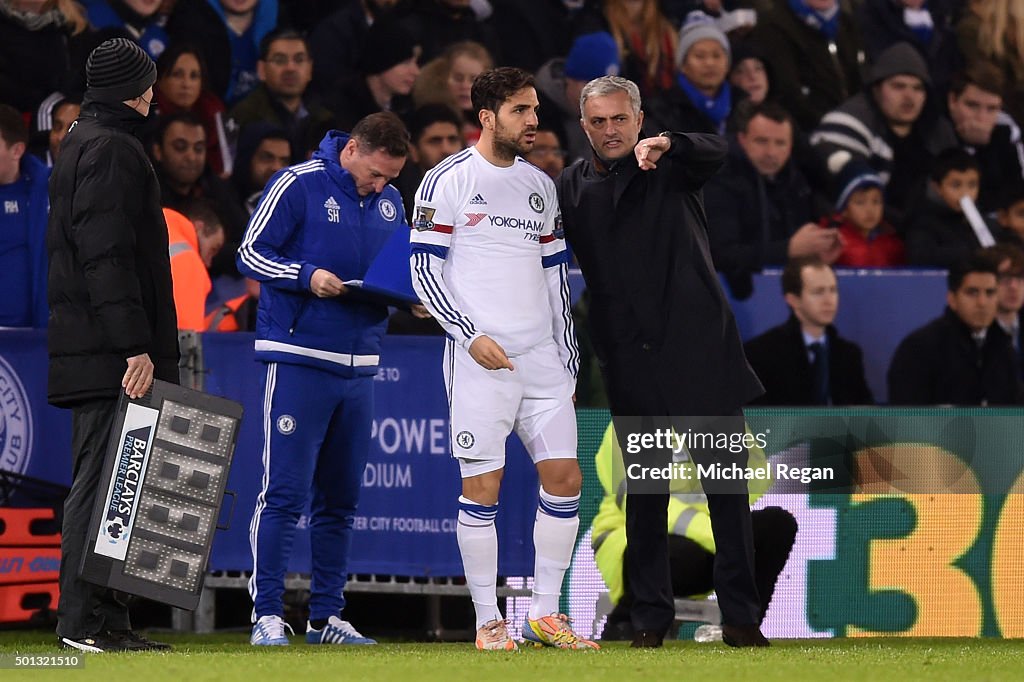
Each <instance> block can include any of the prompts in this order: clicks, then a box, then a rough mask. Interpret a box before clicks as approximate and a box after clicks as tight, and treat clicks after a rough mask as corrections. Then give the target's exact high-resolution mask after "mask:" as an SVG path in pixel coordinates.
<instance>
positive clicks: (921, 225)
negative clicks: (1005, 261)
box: [905, 191, 1003, 268]
mask: <svg viewBox="0 0 1024 682" xmlns="http://www.w3.org/2000/svg"><path fill="white" fill-rule="evenodd" d="M929 194H931V191H929ZM986 223H987V224H988V229H989V231H990V232H991V233H992V236H993V237H995V238H996V240H997V241H1003V230H1002V228H1000V227H999V226H998V225H996V224H995V223H994V222H992V221H991V220H987V221H986ZM905 241H906V245H907V264H908V265H918V266H924V267H932V268H949V267H951V266H953V265H955V264H956V263H958V262H960V261H962V260H964V259H965V258H967V257H968V256H970V255H971V254H972V253H974V252H975V251H977V250H978V249H979V248H981V242H979V241H978V237H977V236H976V235H975V234H974V230H972V229H971V226H970V224H969V223H968V222H967V218H966V217H964V214H963V213H957V212H956V211H954V210H952V209H951V208H949V206H947V205H946V204H945V203H942V202H941V200H939V199H937V198H933V197H929V198H928V199H927V200H925V201H923V202H921V203H920V205H919V206H918V208H917V209H916V210H914V211H912V212H911V213H910V217H909V219H908V223H907V229H906V238H905Z"/></svg>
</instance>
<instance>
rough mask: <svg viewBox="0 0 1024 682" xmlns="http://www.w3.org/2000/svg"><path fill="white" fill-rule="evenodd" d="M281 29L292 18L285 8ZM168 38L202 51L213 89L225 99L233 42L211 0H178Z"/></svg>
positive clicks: (280, 11) (281, 11)
mask: <svg viewBox="0 0 1024 682" xmlns="http://www.w3.org/2000/svg"><path fill="white" fill-rule="evenodd" d="M257 12H258V9H257ZM268 24H269V22H268ZM277 25H278V26H281V27H284V26H288V25H289V17H288V15H287V13H286V12H285V10H284V8H283V7H281V8H279V9H278V13H277ZM269 28H270V26H269V25H268V26H265V27H264V30H268V29H269ZM167 35H168V36H170V38H171V42H172V43H189V44H190V45H195V46H197V47H198V48H199V49H200V50H202V52H203V58H204V60H205V61H206V69H207V74H208V75H209V88H210V90H212V91H213V92H214V93H215V94H216V95H217V96H218V97H220V98H221V99H222V100H223V99H225V95H226V94H227V90H228V86H229V84H230V82H231V68H232V63H231V61H232V56H231V39H230V38H229V37H228V29H227V27H226V26H225V25H224V21H223V20H221V18H220V15H219V14H217V10H215V9H214V8H213V7H211V6H210V3H209V2H207V0H177V2H176V3H175V5H174V11H173V12H171V15H170V16H169V17H168V18H167ZM225 103H226V104H228V102H225Z"/></svg>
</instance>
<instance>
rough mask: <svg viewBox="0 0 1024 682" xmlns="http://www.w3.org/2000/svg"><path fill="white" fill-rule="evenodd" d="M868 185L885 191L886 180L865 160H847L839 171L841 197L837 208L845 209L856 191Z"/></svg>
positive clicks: (839, 209) (838, 209)
mask: <svg viewBox="0 0 1024 682" xmlns="http://www.w3.org/2000/svg"><path fill="white" fill-rule="evenodd" d="M868 187H877V188H878V189H880V190H882V191H885V181H884V180H882V176H880V175H879V174H878V172H877V171H876V170H875V169H874V168H872V167H871V166H869V165H868V164H867V163H865V162H864V161H861V160H859V159H853V160H851V161H847V162H846V165H845V166H843V169H842V170H841V171H839V198H838V199H837V200H836V210H837V211H842V210H844V209H845V208H846V204H847V203H849V201H850V197H851V196H853V193H854V192H856V191H858V190H862V189H867V188H868Z"/></svg>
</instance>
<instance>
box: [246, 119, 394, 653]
mask: <svg viewBox="0 0 1024 682" xmlns="http://www.w3.org/2000/svg"><path fill="white" fill-rule="evenodd" d="M408 140H409V135H408V133H407V132H406V130H405V127H404V126H403V125H402V123H401V121H400V120H399V119H398V118H397V117H396V116H394V115H393V114H389V113H379V114H373V115H371V116H367V117H366V118H364V119H363V120H361V121H360V122H359V123H358V124H356V126H355V127H354V128H353V129H352V133H351V137H350V136H349V135H348V134H346V133H342V132H338V131H331V132H329V133H327V135H326V136H325V137H324V139H323V141H322V142H321V143H320V149H319V150H318V151H317V152H316V153H315V154H314V155H313V158H312V159H311V160H309V161H307V162H306V163H300V164H297V165H294V166H291V167H289V168H285V169H283V170H281V171H279V172H278V173H277V174H276V175H275V176H274V177H273V178H271V180H270V183H269V184H268V185H267V188H266V190H265V191H264V193H263V197H262V199H261V200H260V203H259V206H258V207H257V208H256V211H255V212H254V213H253V215H252V217H251V218H250V220H249V226H248V228H247V230H246V234H245V238H244V239H243V241H242V245H241V247H240V248H239V250H238V257H237V262H238V268H239V270H240V271H241V272H242V274H244V275H246V276H248V277H252V278H253V279H256V280H259V281H260V283H261V284H262V287H261V292H260V302H259V310H258V313H257V317H256V357H257V359H258V360H259V361H261V362H263V363H264V364H265V365H266V383H265V393H264V399H263V435H264V443H263V453H262V457H263V488H262V490H261V491H260V494H259V497H257V499H256V510H255V512H254V513H253V518H252V524H251V526H250V542H251V543H252V552H253V575H252V579H251V580H250V581H249V593H250V594H251V595H252V599H253V604H254V609H253V616H254V620H255V624H254V626H253V630H252V637H251V639H250V641H251V643H252V644H255V645H284V644H288V638H287V637H286V636H285V627H286V624H285V622H284V620H283V618H282V614H283V607H282V600H281V598H282V594H283V592H284V576H285V570H286V569H287V566H288V558H289V555H290V554H291V549H292V541H293V539H294V536H295V526H296V523H297V522H298V520H299V516H300V515H301V514H302V513H303V511H305V508H306V503H307V501H308V500H309V495H310V492H311V491H312V504H311V514H310V520H309V527H310V533H311V538H310V539H311V544H312V550H313V579H312V585H311V588H310V592H311V594H310V600H309V611H310V614H309V623H308V624H307V627H306V641H307V642H308V643H310V644H374V643H375V642H374V641H373V640H372V639H368V638H366V637H363V636H362V635H360V634H359V633H358V632H357V631H356V630H355V628H353V627H352V626H351V624H349V623H348V622H346V621H344V620H342V619H341V618H340V615H341V610H342V608H343V607H344V605H345V600H344V597H343V596H342V590H343V589H344V587H345V580H346V575H347V573H346V570H347V563H348V552H349V546H350V544H351V536H352V520H353V518H354V515H355V511H356V505H357V503H358V502H359V486H360V481H361V478H362V473H363V468H364V467H365V465H366V456H367V450H368V448H369V443H370V424H371V418H372V409H373V377H374V374H376V372H377V362H378V358H379V353H380V341H381V336H382V335H383V333H384V328H385V324H386V321H387V314H388V311H387V308H386V307H385V306H383V305H379V304H374V303H367V302H363V301H357V300H353V299H351V298H349V292H348V290H347V289H346V287H345V285H344V284H343V282H344V281H347V280H351V279H362V278H363V276H364V275H365V273H366V270H367V268H368V267H369V265H370V263H371V262H372V261H373V259H374V257H375V256H376V255H377V253H378V252H379V251H380V249H381V247H383V246H384V244H385V242H386V241H387V240H388V237H389V236H390V235H391V233H392V231H393V230H395V229H408V228H407V226H406V223H405V214H404V212H403V209H402V197H401V195H400V194H399V193H398V190H396V189H395V188H394V187H391V186H390V185H388V184H387V183H388V182H389V181H390V180H393V179H394V178H395V177H397V176H398V173H399V171H401V170H402V166H403V165H404V164H405V156H406V153H407V149H408Z"/></svg>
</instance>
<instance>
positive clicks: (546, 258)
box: [412, 147, 575, 356]
mask: <svg viewBox="0 0 1024 682" xmlns="http://www.w3.org/2000/svg"><path fill="white" fill-rule="evenodd" d="M413 228H414V229H413V231H412V250H413V282H414V284H415V285H416V289H417V291H418V292H419V293H420V295H421V297H423V302H424V303H425V304H426V305H427V307H428V308H429V309H430V310H431V312H432V313H433V314H434V315H435V317H437V319H438V321H439V322H440V323H441V324H442V326H443V327H444V328H445V330H446V331H447V332H448V333H449V334H450V335H451V336H452V337H453V338H454V339H455V340H456V341H457V342H459V343H461V344H465V342H466V341H468V340H469V339H471V338H472V337H473V336H475V335H477V334H486V335H487V336H490V337H491V338H492V339H494V340H495V341H497V342H498V344H499V345H501V347H502V348H503V349H504V350H505V352H506V354H508V355H509V356H515V355H518V354H521V353H523V352H525V351H527V350H529V349H531V348H533V347H535V346H537V345H538V344H541V343H543V342H545V341H547V340H550V339H552V338H556V341H557V340H558V339H557V337H555V335H554V331H555V330H554V328H553V320H552V316H553V313H552V305H551V302H550V300H549V292H548V289H549V284H548V281H547V278H546V276H545V273H544V268H545V266H548V267H550V266H552V265H556V264H564V263H565V262H566V261H565V258H566V255H567V254H566V253H565V240H564V239H563V238H562V230H561V214H560V211H559V209H558V199H557V195H556V192H555V184H554V182H552V180H551V178H549V177H548V176H547V174H545V173H544V172H543V171H541V170H540V169H539V168H537V167H535V166H533V165H532V164H530V163H528V162H527V161H525V160H524V159H522V158H520V157H516V160H515V162H514V163H513V164H512V165H511V166H509V167H507V168H502V167H499V166H495V165H493V164H491V163H490V162H489V161H487V160H486V159H484V157H483V156H482V155H481V154H480V152H478V151H477V149H476V148H475V147H470V148H469V149H466V150H463V151H462V152H460V153H458V154H456V155H454V156H451V157H449V158H447V159H445V160H444V161H442V162H441V163H440V164H438V165H437V166H436V167H435V168H433V169H432V170H430V171H429V172H428V173H427V174H426V176H425V177H424V178H423V182H422V183H421V184H420V187H419V190H418V191H417V193H416V206H415V209H414V211H413ZM417 253H418V254H420V255H419V256H417ZM427 254H429V255H433V256H436V257H438V258H440V259H442V260H443V261H444V265H443V267H442V268H441V273H440V275H441V280H443V281H441V282H438V281H437V277H436V273H435V272H432V271H431V268H430V266H429V258H427V257H426V256H427ZM418 258H419V260H417V259H418ZM566 303H567V301H566ZM560 326H561V325H560ZM572 345H575V343H574V341H573V343H572Z"/></svg>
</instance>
